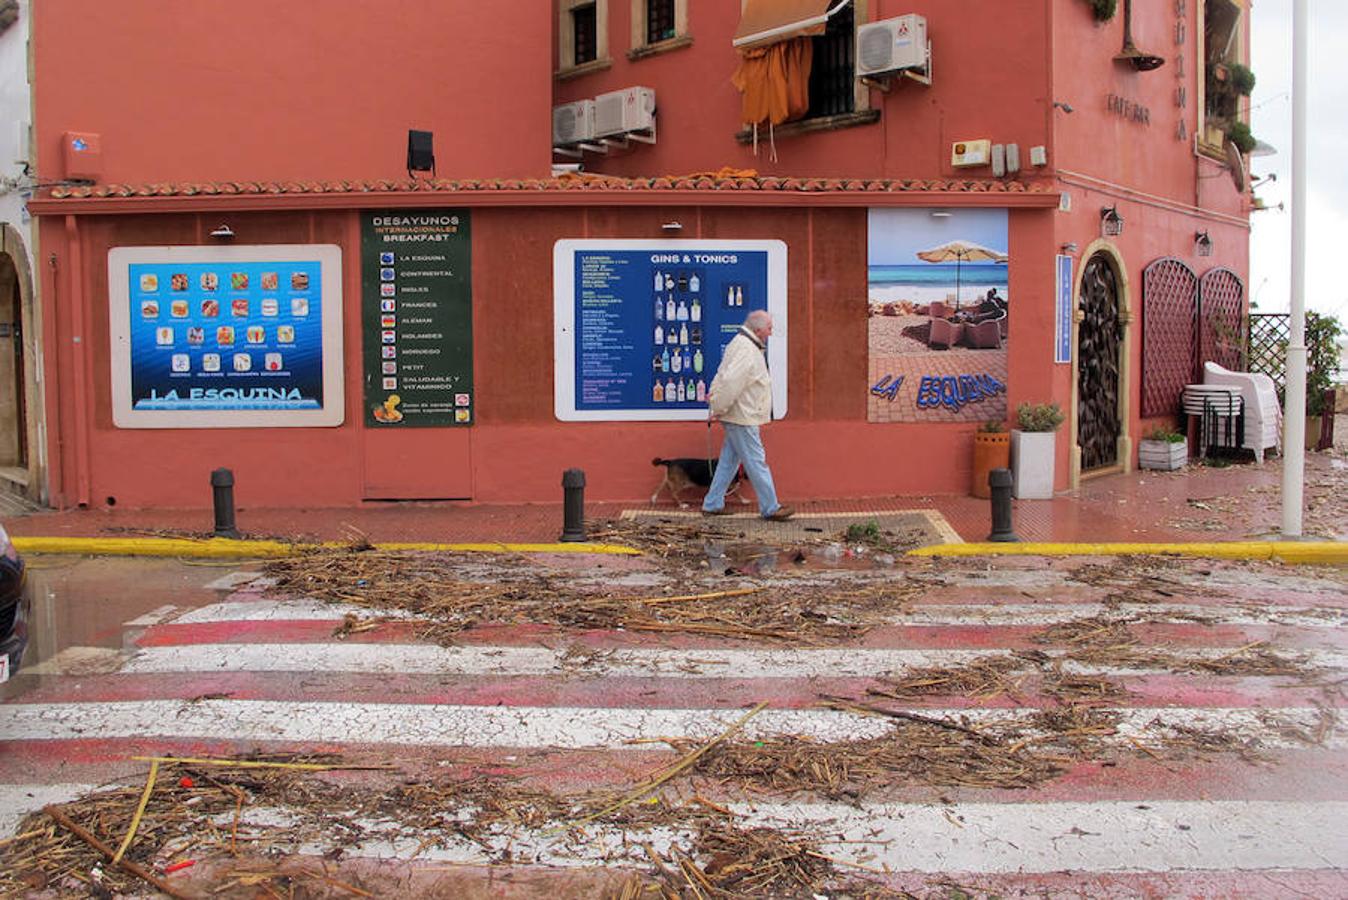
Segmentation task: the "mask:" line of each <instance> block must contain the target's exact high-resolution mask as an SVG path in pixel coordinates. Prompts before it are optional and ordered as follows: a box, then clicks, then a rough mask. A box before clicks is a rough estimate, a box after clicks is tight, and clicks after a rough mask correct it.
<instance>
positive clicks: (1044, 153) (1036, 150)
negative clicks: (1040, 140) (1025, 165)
mask: <svg viewBox="0 0 1348 900" xmlns="http://www.w3.org/2000/svg"><path fill="white" fill-rule="evenodd" d="M1030 165H1032V166H1046V165H1048V150H1047V149H1046V148H1045V147H1044V145H1043V144H1036V145H1034V146H1033V147H1031V148H1030Z"/></svg>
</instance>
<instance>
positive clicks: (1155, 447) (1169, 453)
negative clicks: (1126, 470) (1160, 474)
mask: <svg viewBox="0 0 1348 900" xmlns="http://www.w3.org/2000/svg"><path fill="white" fill-rule="evenodd" d="M1188 461H1189V442H1188V441H1179V442H1178V443H1171V442H1170V441H1148V440H1141V441H1138V442H1137V467H1138V468H1139V469H1160V470H1161V471H1164V472H1171V471H1174V470H1175V469H1182V468H1184V465H1185V463H1187V462H1188Z"/></svg>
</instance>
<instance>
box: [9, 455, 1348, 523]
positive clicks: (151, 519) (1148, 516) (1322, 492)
mask: <svg viewBox="0 0 1348 900" xmlns="http://www.w3.org/2000/svg"><path fill="white" fill-rule="evenodd" d="M1281 478H1282V461H1281V459H1280V458H1274V459H1271V460H1268V461H1266V462H1265V463H1264V464H1263V465H1262V466H1258V465H1255V464H1254V463H1253V462H1252V461H1251V462H1248V463H1247V462H1237V463H1234V464H1232V465H1229V466H1226V467H1222V468H1218V467H1213V466H1205V465H1198V464H1191V465H1190V466H1188V467H1187V468H1185V469H1182V470H1180V471H1178V472H1134V473H1131V474H1129V475H1107V476H1101V477H1098V478H1094V479H1090V480H1088V481H1086V482H1085V483H1084V484H1083V485H1082V487H1081V488H1080V489H1078V490H1076V491H1068V492H1064V493H1062V494H1059V495H1058V496H1057V497H1055V498H1054V499H1052V500H1018V501H1015V502H1014V513H1013V521H1014V528H1015V531H1016V534H1017V535H1018V536H1019V537H1020V539H1021V540H1022V541H1034V542H1067V543H1086V542H1089V543H1097V542H1166V543H1172V542H1199V541H1234V540H1276V539H1278V537H1279V534H1280V531H1281V521H1282V506H1281V503H1282V499H1281ZM784 487H785V488H786V489H785V491H784V492H783V493H784V498H785V499H786V502H788V503H791V504H792V505H794V506H795V507H796V508H797V510H799V512H800V513H801V514H808V513H854V514H856V518H857V521H859V522H865V521H866V517H867V515H869V514H877V513H882V512H895V511H908V510H927V511H934V512H936V513H938V514H939V515H940V517H941V518H943V519H944V521H945V523H946V524H948V525H949V526H950V528H951V529H953V531H954V532H955V533H956V534H958V535H959V536H960V538H961V539H963V540H964V541H968V542H977V541H982V540H984V539H986V537H987V535H988V532H989V530H990V522H991V515H990V503H989V501H987V500H981V499H978V498H974V497H970V496H956V495H935V496H904V497H884V498H872V499H864V500H822V499H821V500H803V499H801V498H798V497H792V496H791V493H790V487H789V485H788V486H784ZM559 493H560V491H559ZM1304 496H1305V507H1304V510H1305V511H1304V514H1303V516H1304V517H1303V535H1304V536H1305V537H1306V538H1315V539H1321V540H1345V539H1348V449H1346V448H1345V447H1344V446H1343V445H1342V444H1341V445H1340V446H1339V447H1338V448H1336V449H1335V450H1332V451H1325V452H1321V453H1309V454H1307V456H1306V490H1305V495H1304ZM560 500H561V498H560V496H559V497H558V502H556V503H543V504H519V505H494V504H479V503H467V502H441V503H411V502H409V503H371V504H367V505H365V506H363V507H360V508H351V509H343V508H337V509H256V510H254V509H247V508H241V509H239V510H238V512H237V523H238V526H239V529H240V530H241V531H242V532H243V534H244V536H245V537H249V538H277V539H286V540H294V539H300V540H328V541H334V540H338V541H339V540H349V539H351V538H352V537H353V536H359V535H364V536H365V537H366V538H368V540H370V541H371V542H373V543H376V544H379V543H390V542H422V541H425V542H440V543H460V542H515V543H546V542H552V541H555V540H557V538H558V536H559V534H560V533H561V529H562V505H561V502H560ZM653 508H654V509H668V510H670V511H675V510H676V509H677V507H675V506H674V505H673V504H669V503H664V504H661V505H660V506H657V507H651V506H650V504H649V503H644V502H639V501H638V502H632V503H591V504H588V505H587V506H586V510H585V514H586V518H587V520H596V519H607V518H617V517H619V516H620V515H621V514H622V513H623V511H624V510H638V509H639V510H650V509H653ZM746 509H750V510H751V509H752V507H746ZM690 510H691V511H694V512H695V511H696V507H695V506H694V507H690ZM4 525H5V528H6V529H8V530H9V532H10V533H11V534H12V535H15V536H19V537H118V536H120V537H138V536H147V535H148V536H156V535H158V536H164V537H181V536H185V533H193V534H199V535H201V536H203V537H205V536H209V532H210V531H211V529H212V527H213V520H212V515H211V511H210V510H209V509H201V510H173V509H164V510H121V509H111V510H108V509H97V510H65V511H61V512H39V513H35V514H32V515H27V516H22V517H17V518H8V519H6V520H5V522H4Z"/></svg>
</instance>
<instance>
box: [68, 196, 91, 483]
mask: <svg viewBox="0 0 1348 900" xmlns="http://www.w3.org/2000/svg"><path fill="white" fill-rule="evenodd" d="M66 248H67V251H68V252H69V254H70V266H69V268H70V289H69V290H68V291H67V292H66V302H67V303H69V304H70V343H71V359H72V361H73V362H74V368H75V373H74V374H75V377H74V379H73V381H74V388H75V397H74V402H75V485H76V498H75V499H76V502H77V503H78V504H79V505H80V506H88V505H89V397H88V391H89V378H88V372H87V371H86V370H87V368H88V366H87V360H88V350H87V348H86V347H85V337H86V336H85V333H84V331H85V327H84V326H85V323H84V253H83V251H82V250H81V248H80V230H79V225H78V224H77V220H76V218H75V217H74V216H66Z"/></svg>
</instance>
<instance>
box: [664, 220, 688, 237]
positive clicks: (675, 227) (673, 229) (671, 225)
mask: <svg viewBox="0 0 1348 900" xmlns="http://www.w3.org/2000/svg"><path fill="white" fill-rule="evenodd" d="M660 230H661V231H667V232H669V233H670V234H677V233H678V232H680V231H683V223H682V222H666V223H665V224H663V225H661V226H660Z"/></svg>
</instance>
